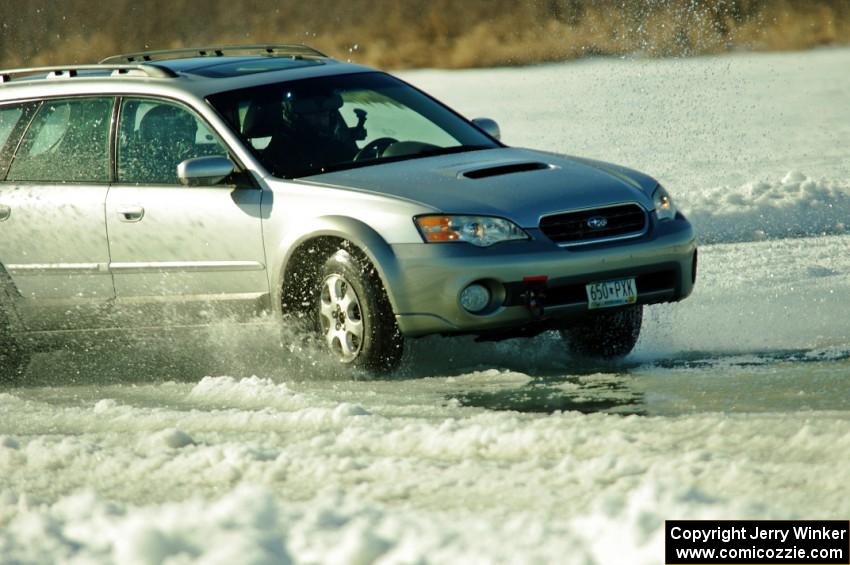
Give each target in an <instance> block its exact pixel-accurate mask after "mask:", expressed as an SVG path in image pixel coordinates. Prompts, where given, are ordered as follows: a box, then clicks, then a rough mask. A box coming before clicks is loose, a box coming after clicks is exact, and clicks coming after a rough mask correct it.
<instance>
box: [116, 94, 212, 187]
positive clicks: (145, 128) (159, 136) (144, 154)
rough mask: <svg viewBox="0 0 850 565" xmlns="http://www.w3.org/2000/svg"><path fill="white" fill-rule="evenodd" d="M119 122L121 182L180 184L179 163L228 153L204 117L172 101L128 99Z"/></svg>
mask: <svg viewBox="0 0 850 565" xmlns="http://www.w3.org/2000/svg"><path fill="white" fill-rule="evenodd" d="M119 124H120V125H119V139H118V181H119V182H124V183H135V184H180V182H179V180H178V178H177V165H179V164H180V163H181V162H182V161H185V160H186V159H192V158H195V157H204V156H210V155H223V156H226V155H227V150H226V149H225V147H224V145H223V144H222V142H221V141H220V140H219V138H218V137H217V136H216V135H215V134H213V132H212V130H210V128H209V127H208V126H207V125H206V123H204V121H203V120H201V119H200V118H198V117H197V116H196V115H195V114H194V113H192V112H190V111H189V110H187V109H186V108H184V107H183V106H180V105H177V104H173V103H171V102H166V101H164V100H153V99H148V98H126V99H124V102H123V103H122V105H121V117H120V120H119Z"/></svg>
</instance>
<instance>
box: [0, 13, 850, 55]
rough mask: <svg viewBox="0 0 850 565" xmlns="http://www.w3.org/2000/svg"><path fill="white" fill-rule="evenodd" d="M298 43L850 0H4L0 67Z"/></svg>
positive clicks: (844, 17) (560, 47) (468, 41)
mask: <svg viewBox="0 0 850 565" xmlns="http://www.w3.org/2000/svg"><path fill="white" fill-rule="evenodd" d="M262 42H281V43H282V42H300V43H307V44H310V45H312V46H314V47H316V48H318V49H321V50H323V51H325V52H327V53H328V54H330V55H332V56H335V57H337V58H341V59H351V60H353V61H355V62H361V63H366V64H370V65H376V66H379V67H382V68H403V67H449V68H454V67H473V66H495V65H521V64H530V63H539V62H545V61H560V60H565V59H572V58H578V57H583V56H588V55H608V56H621V55H628V54H644V55H648V56H687V55H695V54H701V53H718V52H723V51H729V50H742V49H745V50H794V49H806V48H811V47H815V46H819V45H832V44H848V43H850V0H796V1H795V0H310V1H307V2H304V1H299V2H294V1H283V0H277V1H275V0H206V1H205V2H197V1H191V0H143V1H141V2H140V1H139V0H111V2H108V3H106V2H105V3H102V4H101V3H98V2H94V1H92V0H52V1H51V0H0V66H2V67H9V66H20V65H38V64H58V63H63V64H64V63H79V62H93V61H97V60H99V59H100V58H102V57H104V56H107V55H110V54H114V53H120V52H126V51H135V50H140V49H146V48H150V49H154V48H171V47H184V46H195V45H205V44H219V45H220V44H230V43H262Z"/></svg>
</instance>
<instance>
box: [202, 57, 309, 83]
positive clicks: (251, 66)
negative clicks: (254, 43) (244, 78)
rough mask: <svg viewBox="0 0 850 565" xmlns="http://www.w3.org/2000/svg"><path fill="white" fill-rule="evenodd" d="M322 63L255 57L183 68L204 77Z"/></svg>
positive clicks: (220, 76) (278, 69)
mask: <svg viewBox="0 0 850 565" xmlns="http://www.w3.org/2000/svg"><path fill="white" fill-rule="evenodd" d="M323 64H324V62H323V61H321V60H319V59H299V58H291V57H258V58H256V59H253V58H252V59H237V60H235V61H234V60H232V59H231V60H230V61H227V62H221V63H218V64H211V65H206V66H202V67H200V68H194V69H185V70H186V71H188V72H190V73H192V74H196V75H201V76H205V77H212V78H224V77H234V76H240V75H250V74H256V73H267V72H271V71H282V70H286V69H297V68H299V67H312V66H315V65H323Z"/></svg>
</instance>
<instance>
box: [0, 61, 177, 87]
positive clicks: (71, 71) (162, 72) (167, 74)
mask: <svg viewBox="0 0 850 565" xmlns="http://www.w3.org/2000/svg"><path fill="white" fill-rule="evenodd" d="M79 71H112V74H113V75H130V74H136V73H143V74H144V75H146V76H148V77H150V78H174V77H176V76H177V74H176V73H175V72H174V71H172V70H171V69H166V68H164V67H159V66H157V65H139V64H136V65H129V64H121V65H115V64H100V65H59V66H53V67H29V68H23V69H6V70H0V84H5V83H7V82H10V81H11V80H12V77H15V76H27V75H46V76H43V77H41V76H39V77H30V78H32V79H55V78H73V77H75V76H77V74H78V72H79Z"/></svg>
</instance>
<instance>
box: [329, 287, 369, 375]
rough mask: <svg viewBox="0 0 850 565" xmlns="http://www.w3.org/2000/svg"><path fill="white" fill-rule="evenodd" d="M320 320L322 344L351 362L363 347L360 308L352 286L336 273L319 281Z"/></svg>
mask: <svg viewBox="0 0 850 565" xmlns="http://www.w3.org/2000/svg"><path fill="white" fill-rule="evenodd" d="M319 320H320V322H321V326H322V334H323V335H324V338H325V343H327V345H328V347H329V348H330V349H331V351H333V352H334V353H335V354H336V355H337V356H338V357H339V358H340V360H341V361H343V362H344V363H350V362H351V361H354V359H356V358H357V355H358V354H359V353H360V350H361V349H362V347H363V310H362V309H361V308H360V299H359V298H358V297H357V293H356V292H354V288H353V287H352V286H351V284H349V282H348V281H346V280H345V279H344V278H343V277H341V276H339V275H330V276H329V277H327V278H326V279H325V280H324V282H322V293H321V297H320V300H319Z"/></svg>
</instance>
